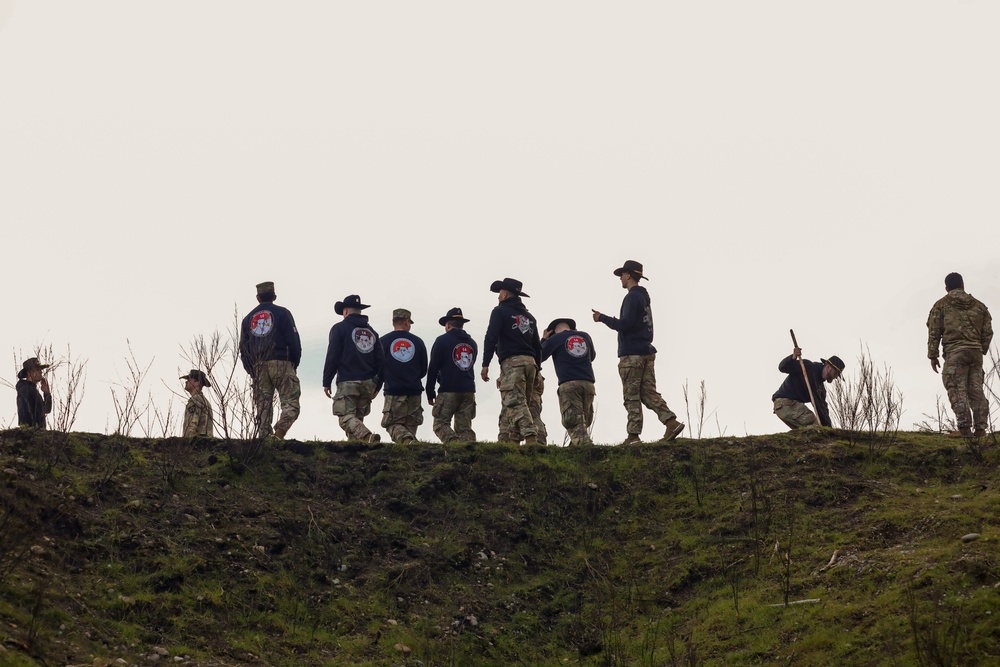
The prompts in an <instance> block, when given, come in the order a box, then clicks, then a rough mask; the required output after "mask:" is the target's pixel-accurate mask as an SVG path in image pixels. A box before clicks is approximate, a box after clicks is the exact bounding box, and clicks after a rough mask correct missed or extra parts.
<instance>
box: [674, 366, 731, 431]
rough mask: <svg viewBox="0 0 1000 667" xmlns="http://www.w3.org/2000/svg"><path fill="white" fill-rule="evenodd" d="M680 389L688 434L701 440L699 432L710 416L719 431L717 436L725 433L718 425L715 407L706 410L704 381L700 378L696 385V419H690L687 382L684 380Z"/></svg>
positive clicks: (706, 398) (706, 397) (706, 390)
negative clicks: (682, 395) (708, 410)
mask: <svg viewBox="0 0 1000 667" xmlns="http://www.w3.org/2000/svg"><path fill="white" fill-rule="evenodd" d="M681 391H682V392H683V394H684V412H685V414H686V416H687V423H688V434H690V435H692V437H694V438H697V439H698V440H701V434H702V432H703V431H704V428H705V423H706V422H707V421H708V420H709V419H710V418H712V417H715V427H716V429H717V430H718V432H719V437H720V438H721V437H722V436H723V434H724V433H725V429H723V428H722V427H721V426H720V425H719V415H718V414H717V413H716V410H717V409H716V408H712V410H711V411H710V412H706V404H707V403H708V389H707V388H706V387H705V381H704V380H702V381H701V382H700V384H699V385H698V399H697V402H696V403H695V406H694V407H695V417H696V418H697V419H696V420H692V419H691V400H692V399H691V396H690V394H689V393H688V382H687V380H684V384H683V385H682V386H681Z"/></svg>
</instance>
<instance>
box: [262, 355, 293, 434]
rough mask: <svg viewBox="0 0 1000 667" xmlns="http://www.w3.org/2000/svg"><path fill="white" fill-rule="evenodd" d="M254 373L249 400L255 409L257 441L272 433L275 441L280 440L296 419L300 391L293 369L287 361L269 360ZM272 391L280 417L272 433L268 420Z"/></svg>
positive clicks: (270, 411) (270, 417)
mask: <svg viewBox="0 0 1000 667" xmlns="http://www.w3.org/2000/svg"><path fill="white" fill-rule="evenodd" d="M256 370H257V373H256V377H255V378H254V383H253V397H254V403H255V404H256V406H257V424H258V427H257V433H258V435H260V436H261V437H265V436H269V435H271V434H272V433H273V434H274V435H276V436H278V437H279V438H284V437H285V434H286V433H288V429H290V428H291V427H292V424H293V423H294V422H295V420H296V419H298V416H299V397H300V396H301V395H302V387H301V386H299V378H298V376H297V375H296V374H295V367H294V366H292V362H290V361H283V360H280V359H271V360H270V361H262V362H261V363H260V364H259V365H258V366H257V369H256ZM276 391H277V392H278V401H279V402H280V403H281V416H280V417H279V418H278V423H277V424H275V425H274V428H273V429H272V428H271V419H272V418H273V417H274V392H276Z"/></svg>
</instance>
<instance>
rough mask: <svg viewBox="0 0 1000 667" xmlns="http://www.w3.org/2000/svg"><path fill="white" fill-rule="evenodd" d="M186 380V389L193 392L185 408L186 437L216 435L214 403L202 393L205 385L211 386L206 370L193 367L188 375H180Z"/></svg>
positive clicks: (210, 436)
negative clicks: (213, 412) (213, 414)
mask: <svg viewBox="0 0 1000 667" xmlns="http://www.w3.org/2000/svg"><path fill="white" fill-rule="evenodd" d="M180 379H181V380H185V382H184V391H186V392H187V393H189V394H191V398H189V399H188V402H187V406H186V407H185V408H184V437H185V438H193V437H195V436H200V437H202V438H212V437H215V420H214V418H213V417H212V404H211V403H209V402H208V399H207V398H205V394H204V393H202V389H203V388H204V387H211V386H212V383H211V382H209V381H208V376H206V375H205V373H204V371H200V370H198V369H196V368H192V369H191V372H190V373H188V374H187V375H182V376H181V377H180Z"/></svg>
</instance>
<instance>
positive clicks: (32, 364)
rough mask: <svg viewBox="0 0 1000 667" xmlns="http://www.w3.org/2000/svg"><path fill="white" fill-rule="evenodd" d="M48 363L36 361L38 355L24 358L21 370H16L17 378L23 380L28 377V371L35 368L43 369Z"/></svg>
mask: <svg viewBox="0 0 1000 667" xmlns="http://www.w3.org/2000/svg"><path fill="white" fill-rule="evenodd" d="M49 365H50V364H43V363H42V362H40V361H38V357H30V358H28V359H25V360H24V363H23V364H21V370H19V371H18V372H17V377H18V379H21V380H24V379H26V378H27V377H28V371H33V370H35V369H37V370H40V371H43V370H45V369H46V368H48V367H49Z"/></svg>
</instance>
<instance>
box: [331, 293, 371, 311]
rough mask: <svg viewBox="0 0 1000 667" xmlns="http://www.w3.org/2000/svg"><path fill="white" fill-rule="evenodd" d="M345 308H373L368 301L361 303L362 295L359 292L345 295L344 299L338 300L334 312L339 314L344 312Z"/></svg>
mask: <svg viewBox="0 0 1000 667" xmlns="http://www.w3.org/2000/svg"><path fill="white" fill-rule="evenodd" d="M344 308H354V309H355V310H364V309H365V308H371V306H369V305H368V304H367V303H361V297H360V296H358V295H357V294H349V295H347V296H345V297H344V300H343V301H338V302H337V303H335V304H333V312H335V313H337V314H338V315H343V314H344Z"/></svg>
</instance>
